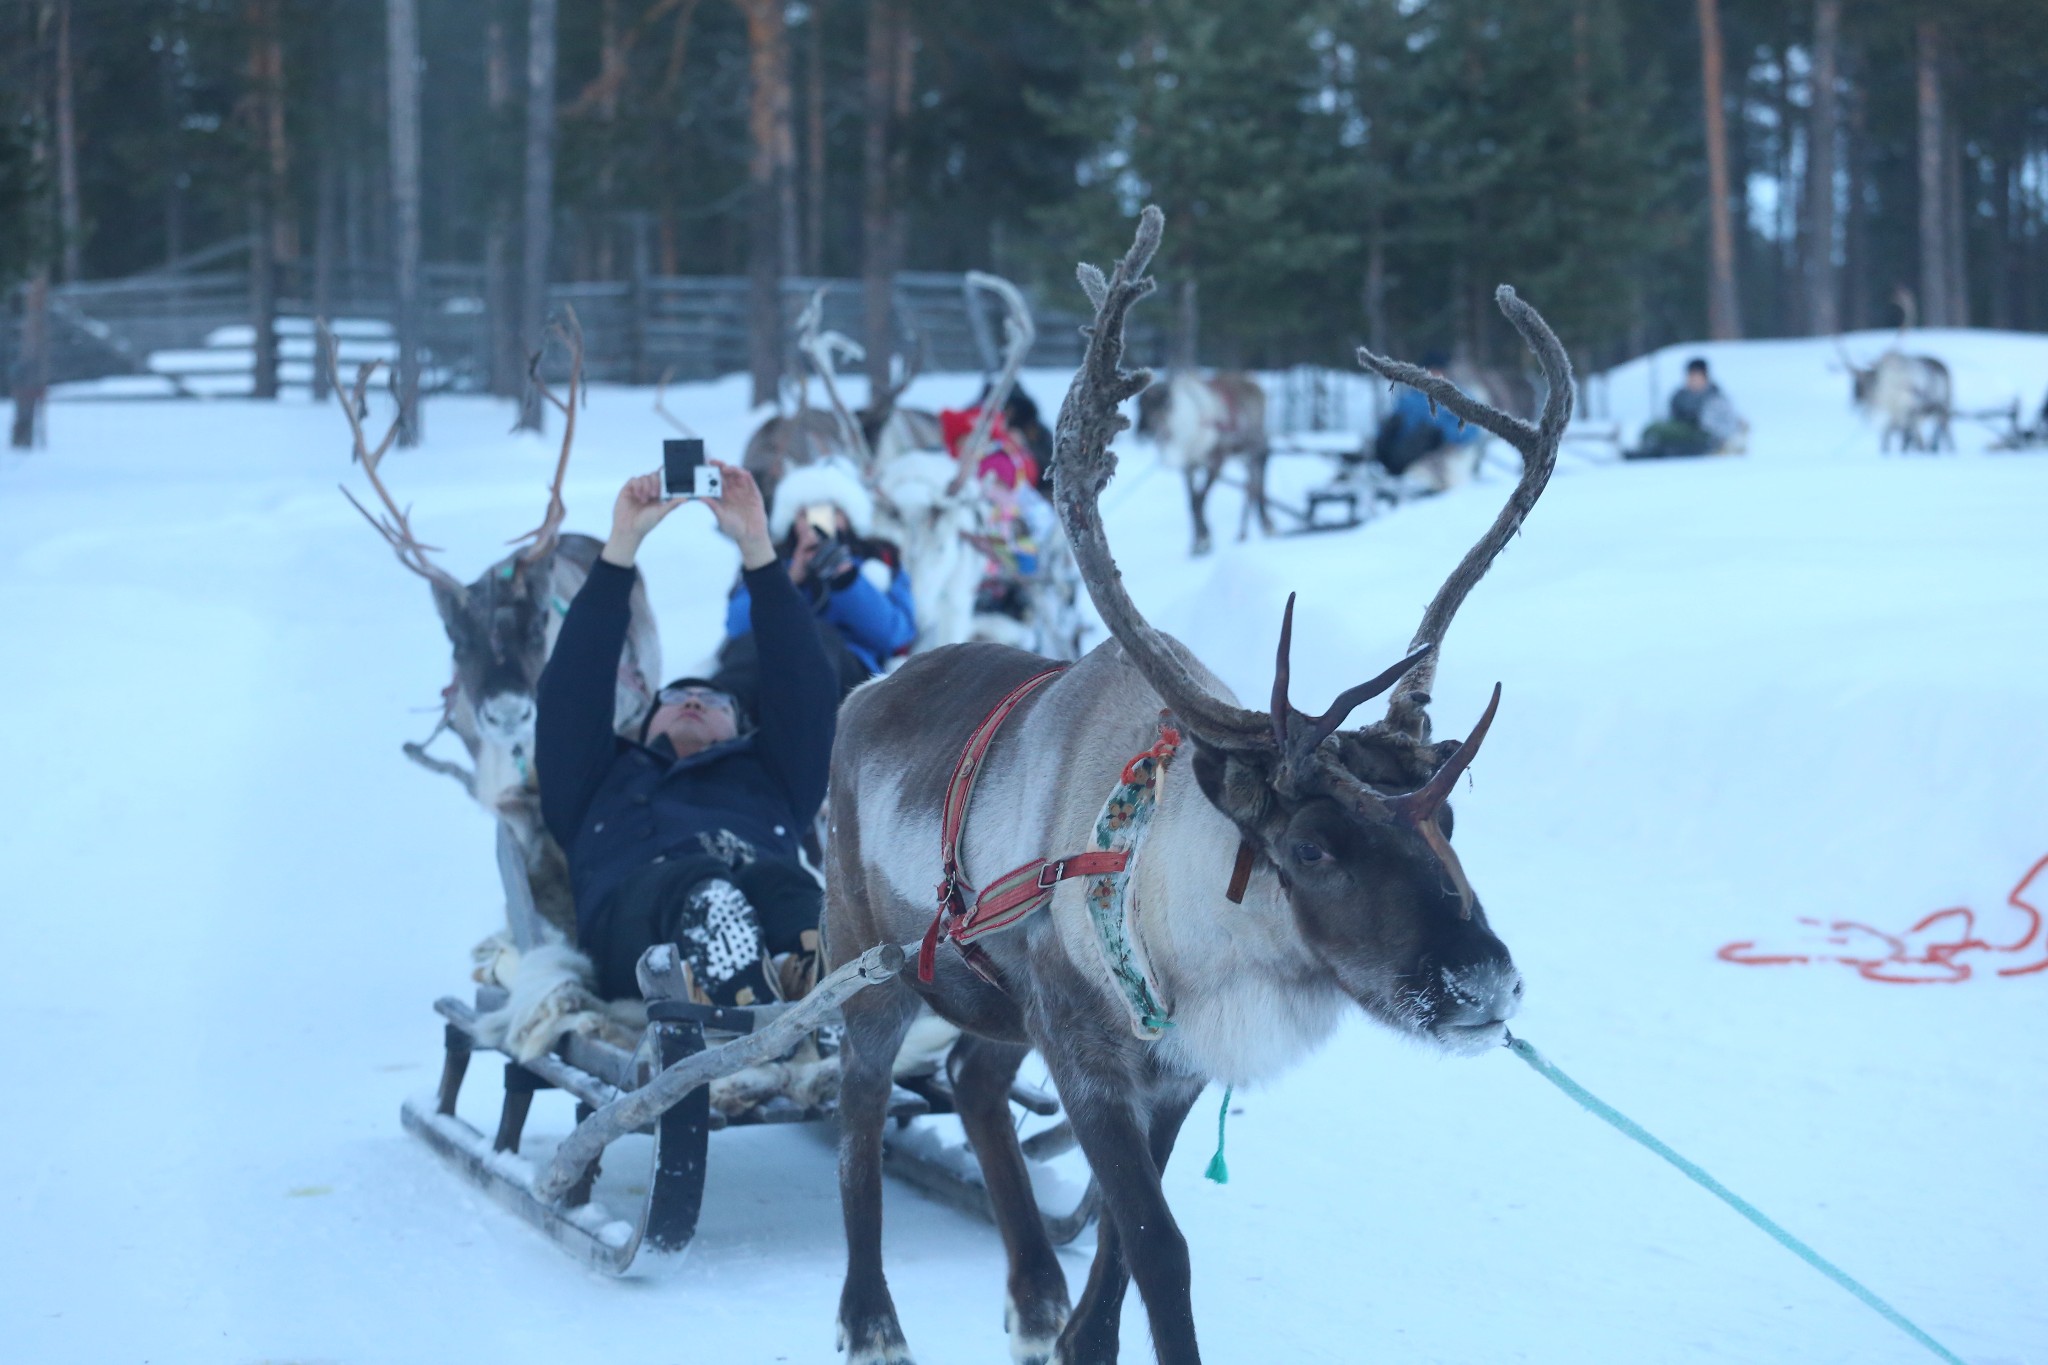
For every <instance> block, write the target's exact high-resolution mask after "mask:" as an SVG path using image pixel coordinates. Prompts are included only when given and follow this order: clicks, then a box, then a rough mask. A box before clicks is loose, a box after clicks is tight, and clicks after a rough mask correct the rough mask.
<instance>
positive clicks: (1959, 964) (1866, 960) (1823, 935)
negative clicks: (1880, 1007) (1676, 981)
mask: <svg viewBox="0 0 2048 1365" xmlns="http://www.w3.org/2000/svg"><path fill="white" fill-rule="evenodd" d="M2044 873H2048V855H2044V856H2043V857H2042V858H2041V859H2040V860H2039V861H2037V862H2036V863H2035V864H2034V865H2033V866H2032V867H2030V868H2028V869H2027V871H2026V874H2025V875H2024V876H2022V877H2021V878H2020V880H2019V883H2018V884H2017V885H2016V886H2014V887H2013V889H2012V891H2011V892H2010V893H2008V894H2007V896H2006V898H2005V903H2006V904H2007V905H2008V906H2010V907H2012V908H2013V909H2014V910H2017V911H2019V912H2020V914H2022V915H2023V916H2025V917H2026V921H2025V922H2026V930H2025V932H2024V933H2022V934H2020V936H2019V937H2018V938H2017V939H2014V940H2013V941H2011V942H2009V943H1992V942H1990V941H1989V940H1988V939H1987V938H1986V937H1984V934H1983V933H1982V932H1981V931H1980V930H1979V928H1978V926H1977V913H1976V911H1974V910H1972V909H1970V908H1969V907H1968V906H1966V905H1955V906H1950V907H1949V908H1948V909H1946V910H1936V911H1934V912H1933V913H1932V914H1928V915H1924V916H1922V917H1921V918H1920V919H1919V920H1918V921H1916V922H1915V923H1914V924H1913V925H1912V926H1911V927H1910V928H1908V929H1906V930H1905V931H1904V932H1903V933H1897V934H1893V933H1887V932H1886V931H1885V930H1882V929H1878V928H1876V927H1874V926H1872V925H1868V924H1864V923H1861V922H1860V921H1857V920H1833V921H1828V922H1823V921H1821V920H1819V919H1815V918H1814V917H1812V916H1810V915H1801V916H1799V917H1798V919H1797V921H1796V923H1798V924H1799V925H1801V926H1803V927H1804V928H1805V929H1806V930H1807V931H1808V934H1809V939H1810V941H1809V942H1805V943H1797V944H1793V945H1787V946H1784V947H1772V948H1768V949H1767V948H1761V947H1759V946H1758V942H1757V940H1755V939H1743V940H1740V941H1738V942H1735V943H1726V944H1723V945H1722V946H1721V948H1720V949H1719V950H1718V951H1717V952H1716V953H1715V954H1714V956H1715V957H1717V958H1719V959H1720V960H1721V961H1723V962H1732V963H1734V964H1735V965H1737V966H1739V967H1786V966H1792V965H1795V964H1803V963H1810V962H1833V963H1839V964H1840V965H1842V966H1844V967H1853V968H1855V969H1856V973H1857V975H1859V976H1861V977H1862V978H1863V979H1864V980H1866V981H1881V982H1884V983H1885V984H1887V985H1894V986H1926V985H1953V984H1955V983H1956V982H1960V981H1968V980H1969V979H1970V976H1971V964H1970V963H1969V962H1967V961H1965V960H1963V959H1964V957H1965V956H1966V955H1976V954H1981V955H1984V956H1988V957H2013V956H2018V955H2020V954H2023V953H2028V952H2029V950H2030V949H2031V950H2032V952H2031V956H2032V957H2033V958H2034V959H2035V960H2034V961H2031V962H2028V963H2026V964H2025V965H2022V966H2013V967H2000V968H1998V969H1997V974H1998V975H1999V976H2030V975H2032V974H2034V973H2036V972H2042V971H2048V935H2043V933H2042V927H2043V924H2042V921H2043V915H2042V910H2041V907H2040V906H2039V905H2036V904H2035V903H2034V902H2033V901H2031V900H2029V899H2028V897H2029V896H2030V895H2040V894H2044V893H2043V892H2036V891H2034V890H2033V885H2034V882H2035V881H2036V880H2037V879H2040V878H2041V877H2042V875H2043V874H2044ZM1985 965H1989V964H1985Z"/></svg>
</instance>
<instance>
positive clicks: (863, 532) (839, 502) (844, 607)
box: [717, 461, 917, 701]
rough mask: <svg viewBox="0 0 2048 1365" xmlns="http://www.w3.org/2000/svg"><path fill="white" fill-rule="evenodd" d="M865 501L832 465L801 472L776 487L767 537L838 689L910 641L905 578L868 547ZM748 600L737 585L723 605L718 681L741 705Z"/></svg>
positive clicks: (851, 477) (889, 558) (891, 558)
mask: <svg viewBox="0 0 2048 1365" xmlns="http://www.w3.org/2000/svg"><path fill="white" fill-rule="evenodd" d="M873 523H874V498H873V496H872V495H871V494H870V493H869V492H868V490H867V486H866V485H865V484H864V483H862V482H861V480H860V479H859V478H858V477H857V476H856V475H855V474H854V473H853V472H852V471H851V470H849V469H847V468H846V467H845V466H844V465H842V464H840V463H838V462H837V461H820V462H818V463H817V464H812V465H804V466H801V467H799V468H796V469H793V470H791V471H789V472H788V473H787V474H785V475H783V477H782V479H781V481H780V482H779V483H777V484H776V486H775V504H774V507H773V509H772V510H771V511H770V513H769V518H768V525H769V532H770V534H771V535H773V537H774V538H775V540H776V542H777V547H778V550H779V553H780V555H781V558H782V560H783V562H784V563H785V564H787V565H788V568H789V578H790V581H791V582H792V583H794V584H795V585H796V588H797V591H798V593H799V594H801V595H802V597H803V598H804V600H805V601H806V602H808V603H809V604H810V606H811V610H812V612H813V613H814V614H815V616H816V617H817V620H818V626H819V634H820V635H821V636H822V637H823V639H824V641H825V651H826V653H827V655H828V656H830V657H831V658H832V660H833V662H834V665H835V666H836V668H837V669H838V672H839V678H840V685H841V687H842V689H843V690H846V691H851V690H852V689H853V688H855V687H857V686H859V685H860V684H861V683H863V682H866V681H867V680H868V679H869V678H871V677H873V676H875V675H876V674H877V673H880V672H881V671H882V670H883V668H884V667H885V666H886V665H887V663H888V661H889V660H890V659H892V658H894V657H895V656H896V655H897V654H900V653H902V652H903V651H904V650H906V649H908V648H909V647H910V645H911V643H912V641H914V640H916V638H917V612H916V608H915V606H914V605H913V602H912V599H911V595H910V587H911V585H910V575H909V574H907V573H905V572H904V570H903V567H902V565H901V563H900V556H899V555H898V553H897V551H896V547H894V546H893V545H890V544H889V543H888V542H886V541H880V540H873V539H870V532H871V530H872V528H873ZM751 602H752V592H751V588H750V586H749V584H748V582H747V581H746V580H745V579H744V578H743V579H742V581H741V582H739V583H738V584H736V585H735V586H734V588H733V592H732V598H731V600H730V601H729V602H728V603H727V604H726V618H725V633H726V642H725V644H724V646H723V647H721V649H720V651H719V668H718V674H717V676H718V680H719V682H720V683H721V684H722V685H724V686H726V687H727V688H729V689H730V690H731V691H733V692H735V693H737V694H738V695H739V696H740V697H741V698H742V700H743V701H744V700H747V699H750V698H751V696H752V694H753V692H754V690H755V688H756V687H757V686H758V682H757V679H758V677H759V675H760V672H761V669H760V666H759V661H758V658H757V650H756V649H755V646H754V642H753V639H752V615H751V611H752V607H751Z"/></svg>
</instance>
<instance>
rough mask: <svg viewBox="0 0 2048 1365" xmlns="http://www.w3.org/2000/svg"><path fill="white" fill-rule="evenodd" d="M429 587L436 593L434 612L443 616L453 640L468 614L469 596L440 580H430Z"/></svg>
mask: <svg viewBox="0 0 2048 1365" xmlns="http://www.w3.org/2000/svg"><path fill="white" fill-rule="evenodd" d="M427 585H428V586H429V587H431V588H432V589H433V591H434V610H435V611H437V612H439V613H440V614H441V620H442V622H443V624H445V625H446V626H447V627H448V634H449V636H450V637H451V638H453V636H454V634H455V628H456V626H457V624H459V623H460V622H461V620H462V618H463V617H464V615H466V614H467V612H468V608H469V599H468V594H466V593H464V592H463V591H462V590H461V589H459V588H451V587H449V586H447V585H446V584H444V583H442V582H440V581H439V580H438V579H428V580H427Z"/></svg>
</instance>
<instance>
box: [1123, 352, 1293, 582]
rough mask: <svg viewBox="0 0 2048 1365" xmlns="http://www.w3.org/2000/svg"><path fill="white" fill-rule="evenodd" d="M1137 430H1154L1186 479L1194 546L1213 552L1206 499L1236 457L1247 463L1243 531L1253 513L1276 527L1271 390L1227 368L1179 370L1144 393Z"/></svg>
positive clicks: (1262, 524) (1269, 528)
mask: <svg viewBox="0 0 2048 1365" xmlns="http://www.w3.org/2000/svg"><path fill="white" fill-rule="evenodd" d="M1138 434H1139V435H1141V436H1149V437H1151V438H1152V439H1153V440H1154V441H1156V442H1158V444H1159V448H1160V449H1161V450H1163V451H1165V452H1166V456H1167V458H1168V460H1170V461H1171V462H1172V463H1173V464H1175V465H1177V466H1179V468H1180V471H1181V476H1182V477H1183V478H1184V479H1185V480H1186V481H1187V489H1188V510H1189V512H1190V513H1191V514H1192V515H1193V517H1194V522H1195V543H1194V553H1196V554H1198V555H1205V554H1207V553H1209V521H1208V518H1207V516H1206V515H1204V511H1203V509H1204V507H1205V505H1206V504H1207V503H1208V501H1209V490H1210V489H1211V488H1213V487H1215V486H1216V481H1217V479H1219V478H1221V477H1222V475H1223V467H1224V465H1226V464H1228V463H1229V462H1230V461H1231V460H1233V459H1236V460H1242V461H1243V462H1244V467H1245V504H1244V512H1243V515H1241V516H1240V517H1239V518H1238V523H1237V538H1238V539H1239V540H1243V539H1244V538H1245V537H1246V536H1247V535H1249V534H1250V533H1251V519H1252V515H1253V514H1254V513H1257V515H1258V518H1259V529H1260V530H1261V531H1263V532H1265V533H1266V534H1267V535H1271V534H1272V533H1273V518H1272V515H1271V513H1269V512H1268V511H1267V510H1266V460H1267V459H1268V457H1269V456H1270V455H1271V453H1272V452H1271V450H1270V448H1269V447H1268V445H1267V441H1266V391H1265V390H1264V389H1262V388H1260V387H1259V384H1258V381H1257V380H1255V379H1253V378H1252V377H1251V376H1250V375H1248V374H1236V373H1230V372H1221V373H1217V374H1213V375H1209V376H1207V377H1206V378H1205V377H1203V376H1201V375H1197V374H1191V373H1189V372H1187V371H1185V370H1176V371H1174V372H1173V374H1171V375H1170V376H1169V377H1168V378H1167V379H1166V381H1165V382H1164V383H1160V384H1155V385H1153V386H1152V387H1151V388H1148V389H1146V390H1145V391H1144V392H1143V393H1142V394H1140V395H1139V396H1138Z"/></svg>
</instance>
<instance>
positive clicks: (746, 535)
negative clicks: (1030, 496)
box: [534, 462, 839, 1004]
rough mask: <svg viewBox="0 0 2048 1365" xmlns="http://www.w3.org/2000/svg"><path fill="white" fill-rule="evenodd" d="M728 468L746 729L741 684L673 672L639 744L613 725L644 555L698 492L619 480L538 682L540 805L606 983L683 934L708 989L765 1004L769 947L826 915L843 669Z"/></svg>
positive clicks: (722, 523)
mask: <svg viewBox="0 0 2048 1365" xmlns="http://www.w3.org/2000/svg"><path fill="white" fill-rule="evenodd" d="M714 463H716V462H714ZM718 468H719V470H720V471H721V473H722V474H723V476H724V490H725V491H724V494H723V496H721V497H717V498H709V499H706V500H705V502H706V504H707V505H708V506H709V507H710V508H711V511H712V515H713V516H714V517H716V518H717V522H718V529H719V531H720V532H721V533H723V534H724V535H725V536H726V537H727V538H728V539H730V540H732V541H733V542H734V543H735V544H737V545H738V546H739V550H740V565H741V577H742V581H743V582H744V583H745V585H746V587H747V589H748V595H749V607H748V611H749V620H750V624H751V626H752V629H753V634H754V636H755V638H756V639H757V640H758V642H759V653H760V660H761V686H760V689H759V693H758V695H757V698H756V703H755V716H756V720H755V723H754V725H753V726H752V728H751V729H748V728H746V725H745V718H744V717H743V715H742V713H741V711H740V709H739V706H738V703H737V701H736V700H735V699H734V697H733V696H732V695H731V694H730V693H729V692H726V691H724V690H722V689H720V688H719V687H718V686H716V685H715V684H713V683H710V682H708V681H706V680H704V679H701V678H679V679H677V680H676V681H675V682H672V683H670V684H669V685H668V686H666V687H664V688H662V689H661V692H660V693H659V695H658V696H657V698H656V701H655V708H654V710H653V712H652V713H651V714H650V715H649V716H648V718H647V722H646V724H645V727H644V728H643V730H642V733H641V737H640V740H639V741H638V742H635V741H633V740H629V739H625V738H623V737H621V736H619V735H617V734H616V733H614V731H613V729H612V717H613V705H614V700H613V698H614V692H615V690H616V688H617V685H618V683H617V679H618V671H619V657H620V652H621V650H622V649H623V648H624V647H625V642H626V627H627V621H628V616H629V608H628V598H629V595H630V594H631V592H632V590H633V584H634V581H635V575H634V571H633V560H634V557H635V555H636V554H637V553H638V551H639V548H640V543H641V541H642V540H644V539H645V538H646V537H647V535H648V533H649V532H650V531H652V530H653V529H654V528H655V526H656V525H658V524H659V523H660V522H661V520H662V519H663V518H664V517H666V516H667V515H668V514H669V513H670V512H672V511H674V510H675V509H676V508H677V507H679V506H681V505H682V503H683V502H684V501H686V499H682V498H674V499H668V500H664V499H663V498H662V495H661V478H660V476H659V475H656V474H646V475H642V476H640V477H638V478H634V479H629V480H628V481H627V482H626V485H625V487H623V488H621V489H620V490H619V496H618V500H617V502H616V503H615V504H614V506H613V509H612V531H611V538H610V539H608V540H607V541H606V542H605V545H604V551H603V553H602V554H601V555H600V557H599V558H598V560H597V562H596V563H594V564H593V565H592V566H591V569H590V577H589V578H588V579H587V580H586V581H585V583H584V585H583V588H582V590H581V591H580V592H578V593H577V594H576V596H575V598H574V599H573V600H572V601H571V602H570V604H569V611H568V615H567V616H566V617H565V618H564V619H563V621H562V628H561V632H560V634H559V635H558V636H557V638H556V641H555V648H554V652H553V653H552V655H550V657H549V659H548V663H547V667H546V668H545V669H544V670H543V671H542V673H541V677H540V686H539V688H538V691H537V700H538V713H537V715H536V717H535V734H534V745H535V749H534V762H535V766H536V769H537V771H538V772H539V774H540V779H541V783H540V787H541V797H540V801H541V816H542V818H543V819H544V820H545V821H546V822H547V827H548V832H549V833H551V834H553V835H554V837H555V840H556V842H557V843H559V844H560V845H561V846H562V848H563V850H564V851H565V852H566V853H567V854H568V859H569V877H570V882H571V885H572V887H573V890H574V893H575V900H576V937H577V946H578V947H580V948H581V949H582V950H583V952H584V953H585V954H586V955H588V956H589V958H590V960H591V963H592V965H593V966H594V967H595V975H596V981H595V987H596V990H597V992H598V994H599V995H601V996H603V997H604V998H606V999H621V998H632V997H634V996H636V995H637V994H638V989H637V984H636V982H635V977H634V967H635V966H636V964H637V963H638V962H639V960H640V955H641V954H642V953H643V952H645V951H646V950H647V949H648V948H650V947H652V946H654V945H655V944H658V943H674V944H676V945H677V947H678V948H679V950H680V952H681V955H682V958H683V961H684V962H685V963H686V964H687V966H688V968H689V970H690V973H691V978H692V980H693V982H694V984H695V986H696V988H697V990H698V991H699V992H700V993H701V995H702V996H703V997H705V998H706V999H708V1000H710V1001H711V1002H714V1003H718V1004H749V1003H765V1002H766V1001H767V1000H769V999H773V998H776V997H777V996H778V995H779V994H780V992H779V989H778V982H777V979H776V977H775V974H774V972H773V970H772V968H773V963H772V962H771V961H770V958H771V955H779V954H784V953H791V954H795V953H801V952H803V951H804V950H805V948H806V944H805V942H804V936H805V933H806V931H813V932H814V931H815V930H816V929H817V925H818V911H819V908H820V902H821V895H820V891H819V888H818V883H817V881H816V880H815V879H813V878H812V876H811V875H810V873H808V872H807V871H805V870H804V868H803V866H802V865H801V864H800V863H799V862H798V846H799V840H800V839H801V837H802V835H803V832H804V831H805V830H806V829H808V828H809V827H810V825H811V822H812V820H813V819H814V818H815V817H816V815H817V813H818V807H819V806H820V804H822V803H823V801H824V799H825V777H826V771H827V768H828V766H829V764H830V760H831V753H832V736H833V730H834V726H835V723H836V719H837V715H838V709H839V682H838V679H837V677H836V676H835V675H834V673H833V670H832V665H831V663H830V661H829V660H828V659H827V658H826V656H825V648H824V645H823V643H822V641H821V640H820V638H819V635H818V630H817V627H816V625H815V623H814V620H813V617H812V613H811V609H810V607H809V606H808V605H807V604H806V603H805V601H804V600H803V597H802V595H801V592H800V590H799V588H798V586H797V584H796V583H794V582H793V581H792V580H791V578H790V575H789V573H788V572H787V571H786V570H785V569H784V568H783V566H782V564H781V563H780V562H779V561H778V560H777V558H776V554H775V544H774V542H773V541H772V540H770V539H769V535H768V516H767V511H766V509H765V508H764V507H763V506H762V505H761V492H760V489H759V488H758V487H757V486H756V485H755V483H754V479H753V476H752V475H751V474H749V473H747V472H746V471H745V470H744V469H740V468H737V467H735V466H733V465H727V464H719V465H718ZM815 941H816V940H815V938H813V939H812V942H815Z"/></svg>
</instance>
